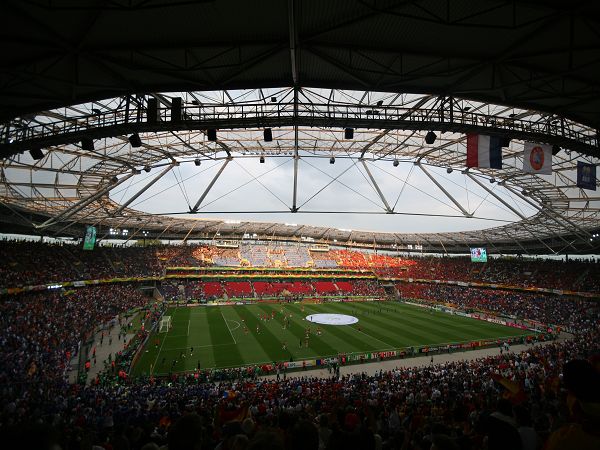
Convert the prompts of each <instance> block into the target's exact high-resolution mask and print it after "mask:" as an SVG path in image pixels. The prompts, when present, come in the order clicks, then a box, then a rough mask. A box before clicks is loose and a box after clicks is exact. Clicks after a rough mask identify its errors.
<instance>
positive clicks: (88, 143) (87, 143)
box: [81, 137, 94, 152]
mask: <svg viewBox="0 0 600 450" xmlns="http://www.w3.org/2000/svg"><path fill="white" fill-rule="evenodd" d="M81 148H82V149H83V150H87V151H89V152H91V151H93V150H94V140H93V139H92V138H87V137H86V138H83V139H81Z"/></svg>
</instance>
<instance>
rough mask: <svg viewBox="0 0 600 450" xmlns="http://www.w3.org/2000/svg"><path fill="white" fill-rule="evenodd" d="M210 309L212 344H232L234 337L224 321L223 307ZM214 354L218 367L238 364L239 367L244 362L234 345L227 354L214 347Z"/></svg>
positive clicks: (209, 326) (209, 321)
mask: <svg viewBox="0 0 600 450" xmlns="http://www.w3.org/2000/svg"><path fill="white" fill-rule="evenodd" d="M208 308H209V309H208V311H207V313H208V316H207V319H208V328H209V332H210V339H211V343H213V344H214V343H227V342H232V340H233V336H232V335H231V332H230V330H229V328H228V327H227V323H226V322H225V321H224V319H223V314H222V313H221V310H220V308H221V307H220V306H215V307H213V306H211V307H208ZM233 343H234V344H235V343H236V342H235V340H233ZM212 353H213V359H214V361H215V366H216V367H227V366H234V365H236V364H238V365H239V364H240V361H243V359H242V355H241V354H240V351H239V349H238V347H237V345H232V346H231V347H230V348H229V351H227V352H222V351H219V349H218V348H217V347H214V346H213V348H212Z"/></svg>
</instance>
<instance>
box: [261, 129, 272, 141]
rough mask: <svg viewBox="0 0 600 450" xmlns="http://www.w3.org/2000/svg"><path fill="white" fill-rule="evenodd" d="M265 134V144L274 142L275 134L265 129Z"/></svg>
mask: <svg viewBox="0 0 600 450" xmlns="http://www.w3.org/2000/svg"><path fill="white" fill-rule="evenodd" d="M263 134H264V138H265V142H271V141H272V140H273V132H272V131H271V129H270V128H265V131H264V133H263Z"/></svg>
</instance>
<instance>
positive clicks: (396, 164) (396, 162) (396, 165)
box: [393, 159, 400, 167]
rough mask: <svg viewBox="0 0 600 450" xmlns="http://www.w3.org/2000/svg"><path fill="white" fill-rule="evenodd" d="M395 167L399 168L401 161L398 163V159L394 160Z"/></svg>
mask: <svg viewBox="0 0 600 450" xmlns="http://www.w3.org/2000/svg"><path fill="white" fill-rule="evenodd" d="M393 164H394V167H398V164H400V161H398V160H397V159H395V160H394V162H393Z"/></svg>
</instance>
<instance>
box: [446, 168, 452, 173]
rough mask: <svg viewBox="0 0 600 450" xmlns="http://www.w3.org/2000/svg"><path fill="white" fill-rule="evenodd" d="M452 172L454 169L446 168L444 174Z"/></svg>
mask: <svg viewBox="0 0 600 450" xmlns="http://www.w3.org/2000/svg"><path fill="white" fill-rule="evenodd" d="M452 172H454V169H453V168H452V167H448V168H447V169H446V173H452Z"/></svg>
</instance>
